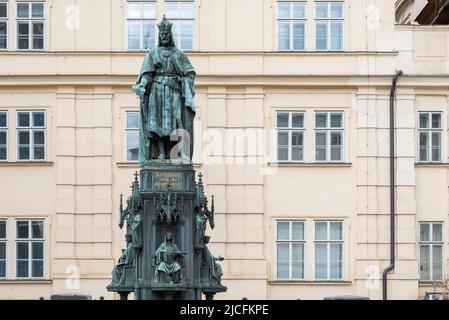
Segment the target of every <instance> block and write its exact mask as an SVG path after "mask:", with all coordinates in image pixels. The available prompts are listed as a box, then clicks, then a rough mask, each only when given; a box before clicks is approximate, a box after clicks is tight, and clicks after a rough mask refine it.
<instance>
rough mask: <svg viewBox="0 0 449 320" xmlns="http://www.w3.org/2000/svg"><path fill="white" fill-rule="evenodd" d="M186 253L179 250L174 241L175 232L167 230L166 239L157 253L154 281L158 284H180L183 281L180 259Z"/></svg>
mask: <svg viewBox="0 0 449 320" xmlns="http://www.w3.org/2000/svg"><path fill="white" fill-rule="evenodd" d="M183 254H184V253H183V252H181V251H179V249H178V246H177V245H176V244H174V243H173V234H172V233H171V232H167V233H166V234H165V241H164V242H162V243H161V245H160V246H159V248H158V249H157V250H156V253H155V256H156V257H155V258H156V259H155V260H156V261H155V262H156V270H155V274H154V282H155V283H156V284H170V285H173V284H179V283H180V282H181V264H180V260H181V259H182V255H183Z"/></svg>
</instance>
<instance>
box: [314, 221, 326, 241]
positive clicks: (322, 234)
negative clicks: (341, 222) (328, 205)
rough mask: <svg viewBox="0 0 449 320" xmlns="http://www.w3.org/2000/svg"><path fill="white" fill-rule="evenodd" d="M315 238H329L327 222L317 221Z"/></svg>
mask: <svg viewBox="0 0 449 320" xmlns="http://www.w3.org/2000/svg"><path fill="white" fill-rule="evenodd" d="M315 240H328V239H327V222H315Z"/></svg>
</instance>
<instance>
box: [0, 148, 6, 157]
mask: <svg viewBox="0 0 449 320" xmlns="http://www.w3.org/2000/svg"><path fill="white" fill-rule="evenodd" d="M6 155H7V151H6V147H1V146H0V160H6V158H7V157H6Z"/></svg>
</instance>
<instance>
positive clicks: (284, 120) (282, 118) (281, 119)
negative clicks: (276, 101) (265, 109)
mask: <svg viewBox="0 0 449 320" xmlns="http://www.w3.org/2000/svg"><path fill="white" fill-rule="evenodd" d="M276 126H277V127H278V128H287V127H288V113H280V112H278V113H277V124H276Z"/></svg>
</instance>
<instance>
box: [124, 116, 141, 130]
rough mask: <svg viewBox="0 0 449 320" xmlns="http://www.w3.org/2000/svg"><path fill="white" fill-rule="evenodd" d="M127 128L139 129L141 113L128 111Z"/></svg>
mask: <svg viewBox="0 0 449 320" xmlns="http://www.w3.org/2000/svg"><path fill="white" fill-rule="evenodd" d="M126 128H128V129H137V128H139V113H138V112H127V113H126Z"/></svg>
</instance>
